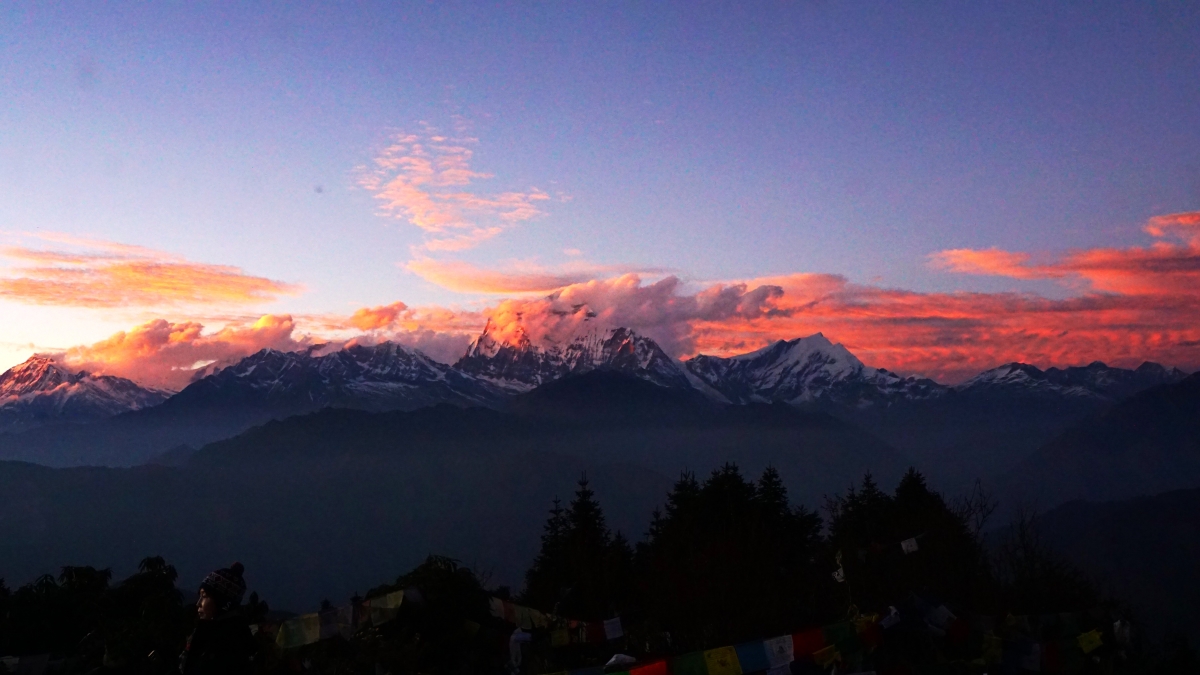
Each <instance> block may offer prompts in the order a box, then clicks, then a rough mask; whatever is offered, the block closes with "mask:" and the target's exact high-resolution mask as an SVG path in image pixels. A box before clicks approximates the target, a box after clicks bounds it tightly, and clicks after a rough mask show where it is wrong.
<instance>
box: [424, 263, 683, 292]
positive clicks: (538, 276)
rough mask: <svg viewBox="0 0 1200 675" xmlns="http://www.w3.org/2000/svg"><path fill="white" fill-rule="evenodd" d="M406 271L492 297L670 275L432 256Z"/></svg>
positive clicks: (622, 268) (626, 267)
mask: <svg viewBox="0 0 1200 675" xmlns="http://www.w3.org/2000/svg"><path fill="white" fill-rule="evenodd" d="M404 268H405V269H406V270H408V271H409V272H412V273H413V274H416V275H417V276H419V277H421V278H422V279H424V280H426V281H428V282H430V283H433V284H437V285H438V286H441V287H442V288H446V289H448V290H452V291H458V292H462V293H488V294H515V293H548V292H550V291H553V290H556V289H559V288H563V287H564V286H571V285H573V284H579V283H583V282H586V281H589V280H591V279H596V278H599V277H611V276H614V275H620V274H628V273H640V274H654V275H657V274H663V273H665V272H666V270H661V269H656V268H650V267H635V266H631V265H596V264H593V263H589V262H587V261H583V260H574V261H571V262H569V263H566V264H563V265H557V266H553V267H547V266H543V265H539V264H536V263H530V262H516V263H513V264H512V265H510V266H509V268H507V269H502V270H496V269H488V268H483V267H479V266H477V265H473V264H471V263H467V262H463V261H460V260H438V259H434V258H429V257H419V258H416V259H414V260H410V261H409V262H407V263H405V265H404Z"/></svg>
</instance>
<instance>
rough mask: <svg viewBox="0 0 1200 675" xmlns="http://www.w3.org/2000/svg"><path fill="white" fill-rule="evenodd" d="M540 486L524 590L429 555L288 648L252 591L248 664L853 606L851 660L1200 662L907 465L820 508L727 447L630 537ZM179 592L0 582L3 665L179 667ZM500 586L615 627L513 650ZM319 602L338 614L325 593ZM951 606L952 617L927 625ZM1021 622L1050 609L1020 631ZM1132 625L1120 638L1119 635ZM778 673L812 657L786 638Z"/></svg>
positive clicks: (962, 664)
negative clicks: (536, 539)
mask: <svg viewBox="0 0 1200 675" xmlns="http://www.w3.org/2000/svg"><path fill="white" fill-rule="evenodd" d="M548 501H549V504H550V510H549V513H548V517H547V519H546V522H545V523H544V526H543V533H542V538H541V549H540V551H539V553H538V555H537V557H536V558H535V559H534V560H533V562H532V564H531V565H530V567H529V569H528V570H527V572H526V575H525V580H524V586H523V588H522V589H521V590H520V592H519V593H515V594H514V593H513V592H511V590H510V589H508V588H505V587H489V579H488V575H487V574H486V573H482V572H479V571H478V570H472V569H469V568H467V567H464V566H462V565H461V564H459V563H458V562H457V561H454V560H451V559H448V558H444V557H439V556H430V557H429V559H428V560H427V561H426V562H425V563H423V564H422V565H420V566H418V567H417V568H415V569H413V570H411V571H408V572H406V573H404V574H401V575H399V576H398V577H397V578H396V579H395V581H394V582H392V583H385V584H382V585H380V586H377V587H375V588H372V589H370V590H369V591H368V592H367V593H366V596H365V599H368V600H369V599H371V598H377V597H381V596H384V595H386V594H389V593H393V592H395V591H398V590H403V591H404V596H405V602H404V605H403V606H402V607H401V609H400V611H399V613H398V615H397V616H396V618H395V620H392V621H388V622H386V623H379V624H374V625H370V626H364V627H363V628H362V629H361V630H358V631H356V632H354V633H353V634H351V635H344V634H343V635H338V636H331V637H330V638H329V639H322V640H320V641H319V642H316V643H315V644H311V645H307V646H304V647H301V648H299V649H288V650H280V649H279V648H278V647H277V646H276V645H275V643H274V640H273V639H272V630H273V629H274V628H276V627H277V626H278V624H279V622H280V621H281V620H284V619H286V618H287V615H286V614H282V613H278V612H275V613H272V612H270V611H269V608H268V606H267V604H266V603H265V602H263V601H261V600H260V599H259V598H258V597H257V595H254V594H252V595H251V596H250V598H249V599H248V601H247V602H246V603H245V604H244V605H243V606H242V607H241V609H240V610H239V611H240V612H241V616H242V618H243V619H244V620H245V621H246V622H247V623H248V624H253V625H254V627H255V628H256V630H257V633H256V639H257V640H258V643H259V645H260V650H259V654H258V656H256V658H255V663H254V665H253V672H260V673H285V672H321V673H360V672H361V673H384V672H390V673H395V674H399V673H491V672H495V673H501V672H509V673H516V672H520V673H530V674H533V675H537V674H539V673H550V672H560V671H565V670H570V669H578V668H586V667H595V666H602V665H603V664H604V663H605V662H606V661H607V660H608V659H609V657H611V656H612V655H613V654H614V653H622V654H626V655H630V656H631V657H632V658H635V659H637V661H638V662H639V663H647V662H650V663H652V662H656V661H662V660H665V659H670V658H672V657H675V656H678V655H680V654H683V653H686V652H693V651H696V650H705V649H713V648H716V647H721V646H724V645H738V644H741V643H745V642H747V641H752V640H761V639H764V638H770V637H773V636H776V635H790V634H792V633H795V632H796V631H799V630H801V629H806V628H813V627H820V626H827V625H830V624H838V623H839V622H847V621H850V622H855V621H857V622H858V625H860V626H867V625H870V626H874V627H873V628H871V629H870V630H872V631H874V633H870V632H869V631H868V632H863V630H862V629H860V630H859V633H858V634H857V635H855V634H854V633H853V632H851V633H849V634H847V635H846V636H843V637H841V638H837V639H839V640H845V641H846V642H845V643H844V644H843V643H840V642H839V643H838V645H837V646H839V648H840V651H841V653H842V654H844V657H845V658H844V660H843V661H839V662H838V663H837V664H836V665H837V666H838V667H840V668H841V669H839V670H837V672H847V671H846V670H845V669H846V668H849V667H852V666H853V667H861V668H864V669H873V670H875V671H877V672H962V673H968V672H985V670H986V668H985V667H984V665H990V667H992V668H994V669H995V668H999V667H1000V666H1001V665H1003V664H1004V663H1008V661H1012V659H1010V658H1009V656H1008V651H1013V650H1014V649H1015V650H1016V651H1020V649H1022V647H1020V645H1022V644H1026V645H1027V644H1031V643H1032V642H1033V641H1037V640H1039V639H1040V640H1043V641H1045V640H1051V641H1055V640H1057V641H1058V642H1060V643H1062V642H1069V641H1071V640H1072V639H1074V637H1075V635H1076V634H1078V633H1080V632H1084V631H1092V630H1095V631H1097V634H1100V635H1103V646H1102V647H1100V648H1099V649H1097V650H1095V651H1093V652H1090V653H1088V654H1083V653H1080V654H1077V655H1074V656H1073V657H1072V658H1070V659H1068V658H1063V659H1062V660H1061V662H1057V665H1056V668H1057V672H1130V673H1134V672H1162V673H1168V672H1172V673H1173V672H1190V671H1189V670H1188V669H1195V668H1196V667H1197V662H1196V658H1195V653H1194V652H1193V651H1192V650H1191V649H1190V648H1189V647H1188V645H1187V644H1186V642H1182V641H1179V640H1175V641H1171V640H1168V641H1167V642H1165V643H1163V642H1158V643H1155V644H1153V645H1152V643H1151V641H1149V640H1146V639H1144V636H1143V634H1142V633H1141V632H1140V631H1139V630H1138V626H1139V623H1138V621H1137V617H1135V616H1132V615H1131V613H1130V612H1129V610H1128V609H1127V608H1126V607H1125V605H1124V604H1123V603H1122V602H1121V601H1119V600H1118V599H1114V598H1111V597H1107V596H1106V595H1105V594H1104V593H1102V592H1101V590H1100V589H1099V588H1098V587H1097V585H1096V584H1095V583H1094V582H1092V581H1091V580H1089V579H1088V578H1087V577H1086V576H1085V575H1084V574H1083V573H1081V572H1080V571H1079V570H1077V569H1076V568H1074V567H1073V566H1071V565H1070V564H1068V563H1066V562H1065V561H1064V560H1062V559H1060V558H1059V557H1057V556H1056V555H1055V554H1054V553H1052V552H1051V550H1050V548H1049V547H1048V546H1047V545H1046V543H1044V542H1042V541H1041V540H1040V538H1039V536H1038V531H1037V523H1036V519H1035V518H1032V517H1029V516H1027V515H1020V516H1018V518H1017V519H1016V520H1015V521H1014V522H1013V523H1012V524H1011V525H1010V526H1009V527H1008V528H1007V529H1006V531H1005V533H1004V535H1003V536H1002V537H1000V538H999V540H995V541H987V540H985V535H984V531H985V526H986V525H987V523H988V520H989V517H990V516H991V515H992V513H993V511H994V510H995V505H994V503H993V502H992V501H991V499H990V498H989V496H988V495H987V494H986V493H985V492H984V491H983V490H982V489H981V488H979V487H978V486H977V487H976V490H975V491H974V492H973V493H972V494H970V495H968V496H966V497H963V498H958V499H953V500H947V499H945V498H944V497H943V496H942V495H940V494H939V493H937V492H936V491H933V490H931V489H930V488H929V487H928V486H927V485H926V483H925V480H924V478H923V477H922V475H921V474H920V473H918V472H917V471H915V470H912V469H910V470H909V471H908V472H907V473H906V474H905V475H904V476H903V478H902V479H901V480H900V481H899V483H898V485H897V486H896V488H895V490H894V491H893V492H890V493H889V492H886V491H884V490H883V489H881V488H880V487H879V486H878V485H877V484H876V482H875V481H874V479H873V478H872V477H871V476H870V475H869V474H868V475H866V476H864V478H863V479H862V481H861V483H860V484H859V485H857V486H855V487H852V488H850V489H848V490H847V491H846V492H845V493H844V494H841V495H837V496H832V497H827V498H826V504H825V507H824V509H823V512H824V513H823V516H822V513H819V512H815V511H812V510H810V509H806V508H804V507H803V506H793V504H792V500H791V499H790V498H789V495H788V492H787V490H786V488H785V487H784V484H783V481H782V480H781V478H780V475H779V473H778V472H777V471H776V470H775V469H773V468H767V469H766V470H765V471H763V473H762V474H761V475H760V476H759V477H758V478H757V480H755V479H752V478H748V477H746V476H744V475H743V474H742V472H741V471H740V470H739V468H738V467H737V466H735V465H733V464H726V465H724V466H722V467H721V468H719V469H716V470H715V471H713V472H712V473H711V474H710V475H708V476H707V477H704V478H703V479H698V478H697V477H696V476H695V475H694V474H693V473H684V474H682V475H681V476H680V478H679V479H678V480H677V481H676V482H675V484H674V486H673V488H672V489H671V491H670V493H669V494H668V495H667V497H666V501H665V504H664V505H663V507H662V508H661V509H660V510H658V511H656V512H655V513H654V514H653V518H652V520H651V524H650V527H649V530H648V531H647V532H646V533H645V534H644V537H642V538H641V539H640V540H638V541H636V542H631V541H630V539H629V538H628V537H627V536H626V535H625V534H624V533H621V532H615V531H612V530H611V529H610V528H609V526H608V525H607V523H606V521H605V517H604V511H603V508H602V506H601V504H600V502H599V501H598V499H597V496H596V494H595V493H594V492H593V490H592V488H591V486H590V484H589V482H588V479H587V477H586V475H585V476H583V477H582V478H581V479H580V480H579V483H578V487H577V490H576V492H575V494H574V495H573V497H572V498H571V500H570V501H569V503H567V504H565V505H564V503H563V502H562V501H561V500H560V499H558V498H557V497H555V498H553V499H552V500H548ZM251 572H252V574H256V575H269V574H270V573H271V570H252V571H251ZM184 589H185V590H180V588H179V580H178V579H177V574H176V572H175V569H174V568H173V567H172V566H171V565H169V564H168V563H167V562H166V561H164V560H163V559H162V558H158V557H149V558H146V559H144V560H143V561H142V562H141V564H140V565H139V568H138V572H137V573H135V574H133V575H132V576H130V577H129V578H127V579H124V580H122V581H120V582H118V583H114V582H113V579H112V573H111V571H109V570H97V569H94V568H91V567H64V568H62V570H61V572H60V574H58V575H57V577H55V576H52V575H44V576H42V577H40V578H38V579H36V580H34V581H33V582H31V583H29V584H26V585H23V586H21V587H19V588H17V589H16V590H15V591H10V590H9V589H8V588H7V587H6V586H5V585H4V584H3V582H2V581H0V654H4V655H12V656H14V657H18V658H19V659H20V660H17V659H14V658H9V659H7V661H6V663H8V664H10V665H11V664H17V665H15V667H16V668H17V669H18V672H24V671H21V670H20V669H21V668H24V667H25V666H24V665H23V664H27V663H30V660H29V659H30V658H33V659H35V660H36V659H39V658H40V659H43V660H44V661H46V662H48V663H50V664H51V665H52V668H51V669H50V670H47V671H45V672H59V673H86V672H96V673H169V672H177V671H176V669H177V665H176V657H177V656H178V654H179V652H180V650H181V649H182V646H183V643H184V641H185V640H186V638H187V635H188V634H189V632H190V631H191V629H192V627H193V625H194V622H195V611H194V608H193V605H192V602H193V597H194V596H192V594H191V593H192V592H191V590H190V589H188V588H187V584H185V585H184ZM492 598H500V599H503V600H507V601H511V602H514V603H518V604H520V605H522V606H527V607H531V608H534V609H536V610H539V611H541V612H544V613H546V614H548V615H553V616H554V617H569V618H570V619H571V620H575V621H579V622H597V621H604V620H608V619H612V618H614V617H615V618H619V619H620V624H621V625H622V627H623V631H622V634H621V636H620V637H619V638H618V639H615V640H603V639H602V640H586V641H582V640H581V641H579V642H578V643H574V642H572V643H571V644H552V640H551V639H550V638H549V636H548V634H547V631H546V629H543V628H540V627H539V628H536V629H534V630H532V632H531V634H530V635H529V637H528V642H525V643H523V645H518V646H517V647H513V646H512V644H510V640H511V639H513V635H514V630H515V627H514V626H513V625H512V624H511V623H509V622H506V621H505V620H504V619H503V618H501V617H497V616H495V615H494V612H492V611H490V609H489V606H490V604H489V603H490V601H491V599H492ZM362 599H363V598H357V597H356V598H354V599H353V601H355V602H357V601H360V600H362ZM322 605H323V607H322V609H323V610H324V611H326V612H330V611H333V610H332V603H330V602H329V601H328V600H326V601H325V602H323V603H322ZM943 611H944V612H945V615H946V616H948V617H949V618H948V619H946V620H945V621H940V622H935V623H934V624H931V623H930V622H929V621H928V620H927V617H928V616H930V614H931V613H934V614H936V613H938V612H943ZM888 615H894V616H896V617H899V619H898V620H897V622H894V625H889V626H888V628H887V630H886V631H881V630H880V629H879V628H878V625H879V624H878V623H875V622H873V621H864V617H871V616H874V617H879V616H888ZM997 617H998V618H999V620H998V621H996V620H995V618H997ZM1027 617H1042V620H1041V621H1040V622H1039V623H1038V624H1037V626H1032V624H1029V623H1028V621H1027ZM1045 617H1063V618H1062V619H1061V620H1056V621H1048V620H1046V618H1045ZM1067 617H1069V618H1067ZM984 618H986V619H984ZM1129 621H1132V623H1131V624H1129V625H1131V626H1132V628H1133V630H1132V631H1131V633H1130V636H1132V637H1130V636H1122V635H1120V634H1117V633H1118V631H1117V627H1119V626H1121V625H1122V623H1121V622H1129ZM1018 624H1020V625H1019V626H1018ZM581 625H582V624H581ZM848 625H854V624H848ZM1031 626H1032V627H1031ZM985 629H986V630H985ZM828 632H829V631H828V630H827V631H826V633H827V634H828ZM985 632H986V635H985ZM996 636H999V637H996ZM1001 638H1002V639H1003V643H1004V649H1005V650H1008V651H1006V652H1005V654H1004V655H1003V656H1002V658H1003V659H1008V661H1000V662H996V661H995V659H994V658H993V661H992V662H988V661H986V660H985V658H984V657H985V654H984V652H985V651H986V650H987V649H988V644H991V643H989V642H988V641H989V640H1000V639H1001ZM522 639H525V638H522ZM995 644H1000V643H999V642H996V643H995ZM1014 645H1016V646H1015V647H1014ZM514 650H516V651H517V652H518V653H519V654H518V656H517V657H515V660H514V655H513V651H514ZM1014 658H1017V659H1018V660H1019V659H1020V658H1022V657H1021V656H1020V655H1019V654H1018V655H1017V656H1016V657H1014ZM1025 658H1027V655H1026V657H1025ZM4 669H6V666H5V665H0V672H4ZM617 669H618V670H621V669H623V670H628V669H629V666H628V665H626V666H624V668H617ZM609 670H610V671H612V670H613V669H612V668H610V669H609ZM790 670H791V672H793V673H801V672H822V668H821V667H820V666H819V665H818V664H816V663H814V662H813V661H812V660H811V659H805V658H802V655H801V654H799V653H797V655H796V661H794V662H793V663H792V665H791V667H790ZM664 672H665V671H664ZM850 672H853V671H850ZM1012 672H1020V671H1019V670H1013V671H1012Z"/></svg>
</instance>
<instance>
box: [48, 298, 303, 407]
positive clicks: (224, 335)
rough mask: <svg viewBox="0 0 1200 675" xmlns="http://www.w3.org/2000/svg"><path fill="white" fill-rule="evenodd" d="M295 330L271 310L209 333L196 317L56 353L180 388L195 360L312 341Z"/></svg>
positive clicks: (73, 362)
mask: <svg viewBox="0 0 1200 675" xmlns="http://www.w3.org/2000/svg"><path fill="white" fill-rule="evenodd" d="M295 330H296V324H295V321H293V319H292V317H291V316H286V315H284V316H274V315H270V314H268V315H265V316H263V317H261V318H259V319H258V320H257V321H255V322H253V323H251V324H249V325H244V324H233V325H228V326H225V327H224V328H222V329H220V330H218V331H216V332H213V333H205V332H204V326H203V325H202V324H200V323H198V322H195V321H185V322H181V323H173V322H170V321H167V320H165V319H156V320H154V321H150V322H148V323H144V324H142V325H140V326H136V327H134V328H132V329H130V330H128V331H121V332H119V333H117V334H115V335H113V336H112V337H109V338H107V339H105V340H101V341H100V342H97V343H95V344H92V345H85V346H79V347H72V348H70V349H68V350H66V351H65V352H62V353H61V354H58V356H59V358H61V359H62V360H63V362H65V363H67V364H69V365H70V366H72V367H74V368H81V369H85V370H88V371H90V372H93V373H97V374H111V375H119V376H121V377H127V378H130V379H132V380H134V381H136V382H139V383H141V384H143V385H147V386H152V387H160V388H164V389H181V388H182V387H183V386H184V385H186V384H187V383H188V381H189V380H190V379H191V378H192V377H193V376H194V375H195V367H196V366H197V364H207V363H214V362H215V363H217V364H218V365H225V364H228V363H232V362H233V361H236V360H237V359H240V358H242V357H244V356H247V355H249V354H252V353H254V352H256V351H259V350H260V349H264V348H267V347H270V348H272V349H279V350H282V351H295V350H297V349H302V348H304V347H307V346H310V345H311V344H313V342H312V340H311V338H308V337H296V336H294V335H293V333H294V331H295Z"/></svg>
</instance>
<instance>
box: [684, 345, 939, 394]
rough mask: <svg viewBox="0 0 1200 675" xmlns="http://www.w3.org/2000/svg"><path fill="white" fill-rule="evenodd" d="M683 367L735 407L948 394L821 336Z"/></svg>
mask: <svg viewBox="0 0 1200 675" xmlns="http://www.w3.org/2000/svg"><path fill="white" fill-rule="evenodd" d="M685 366H686V368H687V369H688V370H689V371H690V372H691V373H692V374H693V375H695V376H696V377H697V378H698V379H700V380H701V381H703V382H704V383H706V384H707V385H708V386H710V387H712V388H713V389H715V390H717V391H719V392H721V394H723V395H724V396H725V397H726V398H727V399H729V400H730V401H732V402H734V403H749V402H752V401H758V402H769V401H784V402H787V403H792V404H797V405H798V404H804V403H817V402H827V403H836V404H840V405H849V406H853V407H860V406H864V405H870V404H872V403H873V402H878V401H887V400H894V399H908V400H916V399H927V398H931V397H936V396H941V395H942V394H944V393H945V391H946V387H944V386H942V385H940V384H938V383H936V382H934V381H933V380H928V379H922V378H915V377H900V376H899V375H896V374H895V373H891V372H888V371H886V370H883V369H881V368H871V367H870V366H867V365H864V364H863V362H862V361H859V360H858V357H856V356H854V354H851V353H850V351H849V350H847V349H846V348H845V347H844V346H842V345H840V344H835V343H832V342H830V341H829V340H828V339H827V338H826V337H825V336H824V335H822V334H820V333H817V334H815V335H810V336H808V337H803V338H796V339H794V340H787V341H785V340H780V341H778V342H776V343H774V344H771V345H768V346H767V347H763V348H762V349H759V350H758V351H754V352H750V353H749V354H741V355H739V356H734V357H730V358H722V357H717V356H705V355H703V354H701V355H699V356H696V357H695V358H692V359H690V360H688V361H687V362H686V363H685Z"/></svg>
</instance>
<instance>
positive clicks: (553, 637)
mask: <svg viewBox="0 0 1200 675" xmlns="http://www.w3.org/2000/svg"><path fill="white" fill-rule="evenodd" d="M569 644H571V632H570V631H569V630H567V629H566V628H559V629H558V630H552V631H550V646H551V647H566V646H567V645H569Z"/></svg>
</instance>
